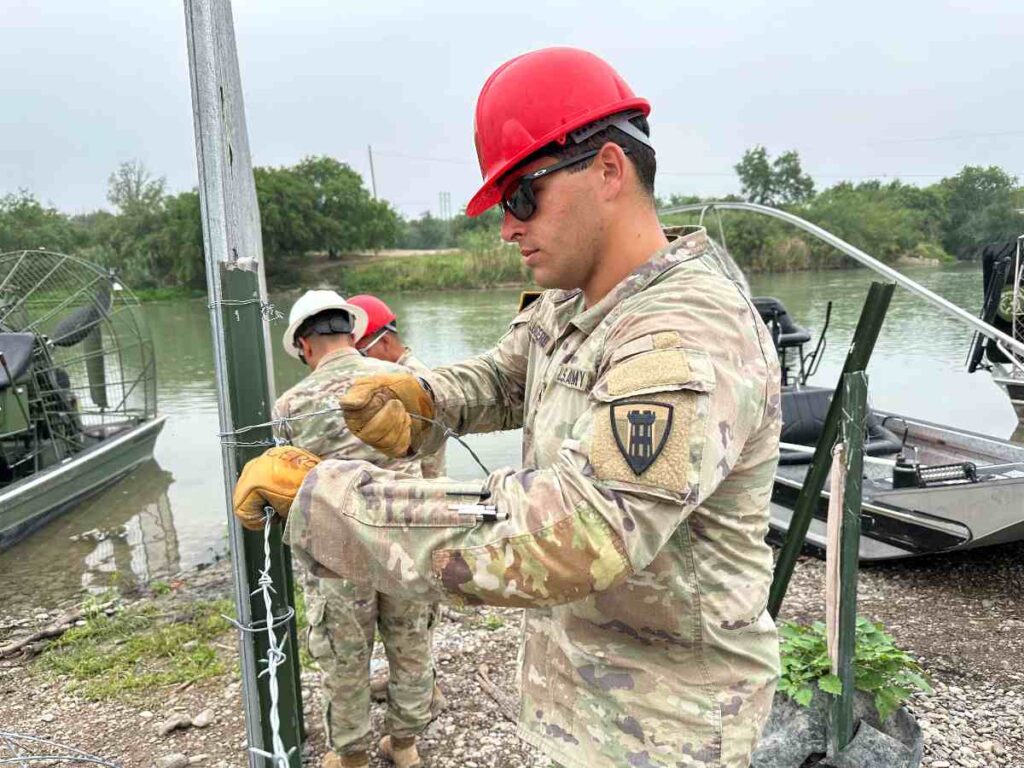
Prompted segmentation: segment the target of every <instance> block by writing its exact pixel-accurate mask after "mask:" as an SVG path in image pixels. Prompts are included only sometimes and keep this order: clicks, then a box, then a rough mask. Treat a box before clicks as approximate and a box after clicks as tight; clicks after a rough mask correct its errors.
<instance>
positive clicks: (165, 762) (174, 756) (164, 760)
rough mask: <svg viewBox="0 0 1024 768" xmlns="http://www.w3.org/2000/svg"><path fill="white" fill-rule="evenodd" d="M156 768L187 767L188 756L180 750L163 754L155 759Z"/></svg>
mask: <svg viewBox="0 0 1024 768" xmlns="http://www.w3.org/2000/svg"><path fill="white" fill-rule="evenodd" d="M153 765H154V766H155V768H186V766H188V758H187V757H186V756H185V755H182V754H180V753H178V752H173V753H171V754H169V755H163V756H162V757H158V758H157V759H156V760H154V761H153Z"/></svg>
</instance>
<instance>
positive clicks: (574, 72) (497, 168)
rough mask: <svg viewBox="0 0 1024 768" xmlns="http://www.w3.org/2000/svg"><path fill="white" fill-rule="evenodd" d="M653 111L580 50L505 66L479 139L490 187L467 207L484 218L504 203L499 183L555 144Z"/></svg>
mask: <svg viewBox="0 0 1024 768" xmlns="http://www.w3.org/2000/svg"><path fill="white" fill-rule="evenodd" d="M628 111H636V112H639V113H640V114H642V115H644V117H646V116H647V115H648V114H649V113H650V111H651V105H650V104H648V103H647V100H646V99H641V98H638V97H637V96H636V94H634V93H633V91H632V89H631V88H630V87H629V86H628V85H626V81H625V80H623V79H622V78H621V77H620V76H619V73H618V72H616V71H615V70H614V69H612V68H611V66H610V65H609V64H608V63H607V62H606V61H604V60H603V59H599V58H598V57H597V56H595V55H594V54H592V53H588V52H587V51H581V50H579V49H578V48H544V49H542V50H539V51H533V52H531V53H525V54H523V55H522V56H517V57H516V58H514V59H512V60H511V61H509V62H506V63H505V64H503V65H501V66H500V67H498V69H497V70H495V72H494V74H492V75H491V76H490V77H489V78H488V79H487V82H486V83H484V87H483V88H482V89H481V91H480V97H479V98H478V99H477V102H476V118H475V121H474V132H475V139H476V155H477V159H478V160H479V161H480V173H481V174H482V175H483V177H484V183H483V186H482V187H480V189H479V191H478V192H477V193H476V194H475V195H474V196H473V199H472V200H470V201H469V205H467V206H466V215H467V216H479V215H480V214H481V213H483V212H484V211H486V210H487V209H488V208H490V207H491V206H492V205H496V204H497V203H498V201H499V200H500V199H501V189H500V188H499V187H498V182H500V181H501V179H502V177H503V176H504V175H505V174H506V173H508V172H509V171H510V170H512V169H513V168H514V167H515V166H516V165H517V164H518V163H521V162H522V161H523V160H524V159H526V158H527V157H529V156H530V155H531V154H533V153H534V152H536V151H537V150H538V149H540V148H541V147H544V146H546V145H548V144H550V143H552V142H558V143H559V144H565V143H566V141H567V140H568V138H569V133H570V132H572V131H575V130H576V129H578V128H582V127H583V126H585V125H588V124H590V123H593V122H595V121H597V120H600V119H601V118H604V117H609V116H610V115H615V114H618V113H620V112H628Z"/></svg>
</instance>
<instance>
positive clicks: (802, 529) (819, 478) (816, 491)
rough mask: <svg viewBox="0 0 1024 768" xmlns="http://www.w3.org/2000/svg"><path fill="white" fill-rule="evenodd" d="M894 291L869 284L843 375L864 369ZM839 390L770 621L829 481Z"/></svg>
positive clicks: (771, 599)
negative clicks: (822, 492) (826, 480)
mask: <svg viewBox="0 0 1024 768" xmlns="http://www.w3.org/2000/svg"><path fill="white" fill-rule="evenodd" d="M895 288H896V284H895V283H872V284H871V289H870V290H869V291H868V297H867V299H866V300H865V302H864V308H863V309H862V310H861V313H860V319H859V320H858V321H857V328H856V330H854V332H853V341H851V342H850V348H849V350H848V351H847V353H846V364H845V365H844V366H843V375H845V374H847V373H853V372H855V371H863V370H865V369H866V368H867V364H868V361H869V360H870V359H871V353H872V351H874V348H875V342H876V341H877V340H878V334H879V332H880V331H881V330H882V323H883V322H884V320H885V313H886V312H887V311H888V309H889V301H890V300H891V299H892V293H893V290H894V289H895ZM841 388H842V379H840V383H839V387H837V389H836V394H835V395H833V397H832V403H831V404H830V405H829V409H828V415H827V416H826V417H825V424H824V426H823V427H822V431H821V437H820V438H819V439H818V444H817V446H816V447H815V449H814V458H812V459H811V465H810V467H809V468H808V470H807V475H806V476H805V477H804V483H803V487H802V488H801V489H800V495H799V496H798V497H797V501H796V506H795V507H794V509H793V516H792V517H791V518H790V520H789V530H788V531H787V532H786V540H785V542H784V543H783V545H782V550H781V551H780V552H779V559H778V560H777V561H776V562H775V574H774V577H773V579H772V587H771V592H770V593H769V595H768V611H769V613H771V615H772V618H776V617H778V615H779V610H780V609H781V608H782V600H783V598H784V597H785V596H786V590H787V589H788V588H789V580H790V578H792V576H793V568H794V567H795V566H796V559H797V557H799V555H800V550H801V549H802V548H803V545H804V540H805V539H806V538H807V529H808V528H809V527H810V525H811V517H812V516H813V515H814V509H815V507H816V506H817V504H818V499H819V497H820V496H821V491H822V489H823V488H824V487H825V479H826V478H827V477H828V470H829V466H830V465H831V463H832V446H833V445H835V442H836V437H837V436H838V434H839V417H840V414H841V411H842V404H841V401H842V393H841Z"/></svg>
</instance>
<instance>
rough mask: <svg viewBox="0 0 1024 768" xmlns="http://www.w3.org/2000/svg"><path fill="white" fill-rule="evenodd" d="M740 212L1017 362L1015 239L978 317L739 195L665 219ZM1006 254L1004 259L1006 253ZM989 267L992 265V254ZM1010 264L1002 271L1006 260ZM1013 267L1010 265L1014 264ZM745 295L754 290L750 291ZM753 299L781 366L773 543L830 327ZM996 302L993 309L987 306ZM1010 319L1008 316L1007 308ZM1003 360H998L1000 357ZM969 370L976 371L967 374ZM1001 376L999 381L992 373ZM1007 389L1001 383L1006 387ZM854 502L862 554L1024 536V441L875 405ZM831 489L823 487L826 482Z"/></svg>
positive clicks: (818, 400) (824, 502)
mask: <svg viewBox="0 0 1024 768" xmlns="http://www.w3.org/2000/svg"><path fill="white" fill-rule="evenodd" d="M713 209H720V210H742V211H749V212H752V213H758V214H762V215H765V216H770V217H772V218H777V219H781V220H783V221H786V222H787V223H789V224H792V225H793V226H796V227H798V228H799V229H802V230H803V231H805V232H807V233H809V234H811V235H812V236H814V237H816V238H818V239H820V240H822V241H823V242H826V243H828V244H829V245H832V246H833V247H835V248H837V249H838V250H840V251H842V252H843V253H844V254H846V255H848V256H850V257H851V258H853V259H855V260H856V261H858V262H860V263H861V264H863V265H865V266H867V267H869V268H870V269H872V270H874V271H876V272H878V273H879V274H881V275H883V276H884V277H885V278H886V279H888V280H891V281H893V282H896V283H898V284H899V285H901V286H902V287H904V288H906V289H907V290H909V291H911V292H913V293H914V294H915V295H917V296H919V297H920V298H922V299H925V300H926V301H928V302H930V303H931V304H933V305H934V306H936V307H937V308H938V309H940V310H942V311H943V312H945V313H946V314H948V315H951V316H952V317H954V318H955V319H956V320H958V321H959V322H961V323H964V324H966V325H968V326H970V327H971V328H973V329H974V331H975V337H974V342H973V345H972V351H971V355H970V357H969V359H968V365H969V366H970V364H971V361H973V362H974V366H975V367H978V366H979V365H981V362H982V359H983V356H986V357H985V359H987V360H988V364H989V365H992V364H994V360H995V361H998V362H999V364H1001V365H1004V366H1007V368H1000V369H999V370H1000V372H1001V373H1003V372H1005V373H1006V374H1007V376H1009V375H1010V374H1011V373H1012V371H1013V370H1015V369H1014V368H1013V365H1015V364H1016V365H1018V367H1019V364H1020V362H1021V361H1024V343H1022V339H1021V337H1020V336H1016V335H1010V334H1008V333H1007V332H1006V331H1011V330H1013V328H1017V329H1018V330H1017V331H1016V332H1019V326H1013V327H1011V325H1012V322H1011V321H1014V320H1019V318H1020V317H1021V315H1020V314H1018V313H1019V312H1024V306H1021V303H1020V298H1019V291H1020V287H1019V280H1018V283H1017V293H1013V292H1012V291H1011V293H1010V295H1011V296H1012V297H1015V298H1012V299H1011V300H1010V301H1009V310H1010V312H1009V320H1007V323H1006V325H1003V326H1001V325H999V323H998V322H996V320H997V319H998V317H997V312H998V307H999V306H1003V307H1004V309H1005V308H1006V307H1007V305H1008V302H1007V298H1006V295H1007V294H1006V291H1005V289H1004V288H1003V286H1004V282H1003V281H1004V278H1005V276H1006V275H1007V274H1013V272H1012V270H1014V269H1015V270H1016V273H1015V274H1016V275H1017V276H1018V278H1019V275H1020V269H1021V267H1020V264H1021V259H1020V254H1021V250H1020V244H1019V243H1018V245H1017V246H1016V251H1015V258H1014V259H1009V257H1007V258H1006V259H1005V260H1004V262H1002V266H1000V271H998V272H996V273H995V274H994V276H993V277H992V278H991V281H990V280H986V286H989V289H988V291H987V293H988V294H991V295H992V296H993V297H996V298H992V299H987V300H986V303H985V307H986V308H985V309H983V310H982V317H980V318H978V317H974V316H973V315H971V314H969V313H968V312H966V311H965V310H963V309H962V308H960V307H958V306H956V305H955V304H952V303H951V302H949V301H948V300H946V299H944V298H943V297H941V296H938V295H936V294H934V293H932V292H931V291H929V290H928V289H926V288H924V287H923V286H921V285H919V284H917V283H916V282H914V281H913V280H911V279H909V278H908V277H906V276H905V275H902V274H901V273H899V272H897V271H896V270H893V269H891V268H890V267H888V266H886V265H884V264H882V263H881V262H879V261H877V260H875V259H873V258H872V257H870V256H869V255H867V254H866V253H864V252H863V251H861V250H860V249H858V248H855V247H854V246H852V245H850V244H849V243H847V242H846V241H844V240H842V239H840V238H838V237H836V236H835V235H833V234H832V233H830V232H827V231H826V230H823V229H821V228H820V227H817V226H815V225H814V224H811V223H810V222H808V221H805V220H804V219H801V218H800V217H798V216H794V215H793V214H791V213H788V212H785V211H779V210H777V209H774V208H770V207H768V206H763V205H757V204H754V203H743V202H732V201H729V202H723V203H705V204H697V205H686V206H679V207H673V208H669V209H665V210H662V211H660V212H659V213H660V214H661V215H669V214H675V213H701V215H702V219H703V214H704V213H705V212H707V211H708V210H713ZM1004 256H1006V254H1004ZM724 260H725V263H724V264H723V267H724V268H725V269H726V271H727V272H730V273H731V275H732V276H733V277H734V279H736V280H738V281H739V282H741V284H742V285H744V286H746V281H745V279H744V278H743V276H742V273H741V272H740V271H739V269H738V267H737V266H736V265H735V263H734V262H733V261H732V260H731V259H730V258H729V257H728V255H727V253H726V254H724ZM992 261H993V263H994V262H995V260H994V259H993V260H992ZM1011 261H1012V262H1013V264H1010V265H1009V266H1007V262H1011ZM1014 264H1015V265H1016V266H1014ZM748 292H749V290H748ZM753 302H754V305H755V307H756V309H757V310H758V313H759V314H760V315H761V318H762V319H763V320H764V321H765V324H766V325H767V326H768V328H769V329H770V331H771V333H772V338H773V340H774V343H775V348H776V351H777V352H778V354H779V361H780V363H781V368H782V421H783V426H782V437H781V450H780V460H779V466H778V469H777V471H776V475H775V483H774V487H773V490H772V500H771V519H770V526H771V530H770V532H769V539H770V540H772V541H775V542H776V543H779V542H781V541H782V540H783V539H784V538H785V534H786V532H787V530H788V529H789V523H790V519H791V518H792V515H793V510H794V507H795V505H796V500H797V498H798V496H799V494H800V490H801V488H802V487H803V481H804V478H805V477H806V475H807V472H808V469H809V467H810V462H811V458H812V456H813V454H814V447H815V446H816V445H817V443H818V440H819V439H820V437H821V434H822V430H823V427H824V423H825V416H826V414H827V413H828V408H829V405H830V403H831V400H832V395H833V392H834V390H832V389H829V388H824V387H818V386H813V385H811V384H809V380H810V378H811V377H812V376H813V375H814V373H815V371H816V370H817V365H818V363H819V362H820V361H821V353H822V350H823V348H824V338H825V335H826V333H827V331H828V324H829V315H830V310H831V304H829V305H828V308H827V309H826V311H825V317H824V319H823V322H822V330H821V332H820V334H819V337H818V339H817V342H816V343H813V346H812V342H813V335H812V333H811V332H810V331H809V330H808V329H807V328H804V327H803V326H801V325H799V324H798V323H797V322H796V321H795V320H794V319H793V318H792V317H791V316H790V314H789V312H788V311H787V310H786V307H785V306H784V305H783V303H782V302H781V301H779V300H778V299H776V298H773V297H757V298H754V299H753ZM993 306H994V307H996V309H993ZM1004 314H1005V312H1004ZM999 356H1001V357H999ZM971 370H973V369H971ZM996 381H997V383H1000V382H999V378H998V377H997V378H996ZM1021 383H1022V384H1024V377H1022V379H1021ZM1004 388H1005V386H1004ZM864 451H865V460H864V479H863V491H862V494H863V496H862V504H861V539H860V560H861V561H862V562H869V561H880V560H893V559H900V558H908V557H917V556H921V555H927V554H934V553H939V552H954V551H958V550H965V549H973V548H976V547H983V546H990V545H994V544H1003V543H1008V542H1013V541H1019V540H1021V539H1024V445H1022V444H1019V443H1014V442H1011V441H1008V440H1002V439H999V438H996V437H991V436H988V435H982V434H977V433H974V432H970V431H967V430H962V429H958V428H955V427H951V426H947V425H942V424H935V423H932V422H928V421H923V420H920V419H916V418H913V417H912V416H907V415H902V414H896V413H888V412H885V411H878V410H874V409H870V412H869V414H868V420H867V434H866V435H865V446H864ZM827 487H828V485H827V483H826V488H827ZM828 498H829V495H828V492H827V490H826V491H824V492H822V494H821V496H820V498H819V499H818V502H817V506H816V509H815V511H814V519H813V520H812V521H811V525H810V528H809V530H808V532H807V538H806V542H805V546H806V548H807V549H808V550H809V551H810V552H811V553H813V554H816V555H819V556H823V555H824V553H825V548H826V541H827V538H826V523H825V521H826V519H827V512H828Z"/></svg>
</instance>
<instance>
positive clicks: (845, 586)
mask: <svg viewBox="0 0 1024 768" xmlns="http://www.w3.org/2000/svg"><path fill="white" fill-rule="evenodd" d="M842 397H843V400H842V402H843V438H842V439H843V444H844V445H845V446H846V484H845V486H844V489H843V521H842V528H841V533H840V538H839V542H840V543H839V632H838V636H839V649H838V650H839V653H838V656H839V660H838V664H837V665H836V666H837V672H836V674H837V675H838V676H839V680H840V682H842V684H843V690H842V692H841V693H840V694H839V695H838V696H835V697H833V699H832V706H831V718H830V721H831V722H830V727H829V754H830V755H832V754H835V753H837V752H839V751H841V750H843V749H845V748H846V745H847V744H849V743H850V740H851V739H853V731H854V722H853V698H854V694H855V693H856V687H855V680H854V678H855V675H854V660H855V657H856V653H857V648H856V644H857V566H858V559H859V556H860V502H861V489H862V485H863V483H862V481H863V472H864V429H865V426H866V422H867V400H868V377H867V374H865V373H864V372H863V371H858V372H856V373H848V374H846V375H845V376H843V395H842Z"/></svg>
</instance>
